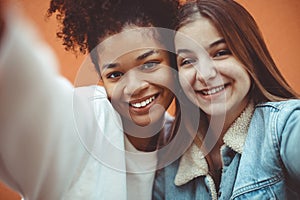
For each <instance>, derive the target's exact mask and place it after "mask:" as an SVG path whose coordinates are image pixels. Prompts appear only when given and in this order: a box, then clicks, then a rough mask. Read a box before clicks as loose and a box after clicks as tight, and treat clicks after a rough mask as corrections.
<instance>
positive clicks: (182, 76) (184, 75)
mask: <svg viewBox="0 0 300 200" xmlns="http://www.w3.org/2000/svg"><path fill="white" fill-rule="evenodd" d="M178 76H179V82H180V84H181V86H182V88H183V89H188V88H191V85H192V81H193V75H192V74H191V73H190V72H189V70H179V72H178Z"/></svg>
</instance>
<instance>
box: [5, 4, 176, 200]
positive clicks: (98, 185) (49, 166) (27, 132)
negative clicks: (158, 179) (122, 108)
mask: <svg viewBox="0 0 300 200" xmlns="http://www.w3.org/2000/svg"><path fill="white" fill-rule="evenodd" d="M8 10H9V11H8V12H7V13H6V18H5V20H6V25H7V26H6V27H5V28H6V29H5V33H4V37H3V38H1V42H0V180H1V181H3V182H4V183H5V184H7V185H8V186H9V187H11V188H12V189H14V190H15V191H17V192H18V193H20V194H21V195H22V197H23V199H30V200H40V199H43V200H54V199H55V200H58V199H66V200H69V199H70V200H82V199H88V200H99V199H101V200H110V199H113V200H114V199H118V200H125V199H128V200H135V199H139V200H144V199H145V200H147V199H151V193H152V183H153V179H154V173H155V171H154V169H155V166H156V163H157V157H156V153H157V152H152V153H146V152H139V151H137V150H136V149H135V148H134V147H133V146H132V145H131V144H130V142H129V141H127V140H126V141H127V142H126V143H125V144H126V150H127V151H128V152H130V153H129V154H131V153H134V154H135V155H133V157H130V156H129V157H128V158H127V157H126V163H125V151H124V149H125V147H124V135H123V131H122V127H121V121H120V117H119V115H118V114H117V113H116V112H115V110H114V109H113V107H112V105H111V104H110V102H109V101H108V99H107V97H106V93H105V91H104V89H103V88H102V87H99V86H89V87H83V88H76V89H74V88H73V86H72V85H71V84H70V83H69V82H68V81H67V80H66V79H64V78H63V77H61V76H60V75H59V74H58V72H57V68H58V67H57V66H58V65H57V62H56V59H55V57H54V56H53V53H52V52H51V50H50V49H49V48H48V46H46V45H45V44H44V43H43V42H42V41H41V39H40V38H39V36H38V34H37V33H36V32H35V29H34V28H32V26H31V25H30V24H29V23H28V22H27V21H25V20H24V17H23V16H18V12H19V11H15V10H14V9H11V8H10V9H8ZM21 19H22V20H21ZM172 120H173V119H172V118H171V117H170V116H168V115H167V116H166V123H165V134H168V133H169V132H170V131H169V128H170V125H171V123H172ZM137 154H138V155H139V156H140V155H141V157H139V156H136V155H137ZM145 155H146V156H145ZM133 158H134V159H133ZM140 159H141V160H140ZM126 168H127V171H129V173H128V174H127V180H126ZM131 172H138V173H131ZM126 185H128V188H127V187H126ZM127 192H128V195H127Z"/></svg>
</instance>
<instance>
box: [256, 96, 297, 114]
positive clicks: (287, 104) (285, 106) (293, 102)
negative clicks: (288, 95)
mask: <svg viewBox="0 0 300 200" xmlns="http://www.w3.org/2000/svg"><path fill="white" fill-rule="evenodd" d="M256 108H257V109H273V110H274V111H278V112H280V111H285V112H286V111H289V112H291V111H293V110H297V109H300V99H290V100H286V101H278V102H265V103H261V104H258V105H256Z"/></svg>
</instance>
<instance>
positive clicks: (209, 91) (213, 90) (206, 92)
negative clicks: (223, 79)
mask: <svg viewBox="0 0 300 200" xmlns="http://www.w3.org/2000/svg"><path fill="white" fill-rule="evenodd" d="M227 86H228V84H225V85H221V86H217V87H213V88H210V89H205V90H200V91H199V92H200V93H201V94H202V95H204V96H207V95H214V94H217V93H219V92H221V91H223V90H225V88H226V87H227Z"/></svg>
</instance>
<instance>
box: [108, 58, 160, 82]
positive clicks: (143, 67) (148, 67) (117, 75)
mask: <svg viewBox="0 0 300 200" xmlns="http://www.w3.org/2000/svg"><path fill="white" fill-rule="evenodd" d="M160 63H161V62H160V61H149V62H146V63H144V64H142V65H141V66H139V69H140V70H151V69H153V68H154V67H155V66H157V65H158V64H160ZM123 75H124V73H123V72H120V71H114V72H111V73H109V74H107V76H106V78H107V79H113V80H117V79H119V78H120V77H121V76H123Z"/></svg>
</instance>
